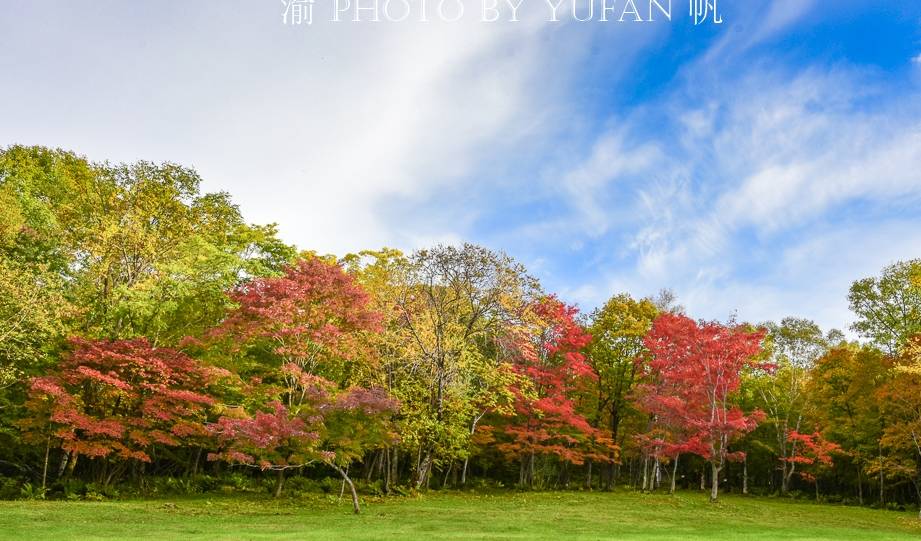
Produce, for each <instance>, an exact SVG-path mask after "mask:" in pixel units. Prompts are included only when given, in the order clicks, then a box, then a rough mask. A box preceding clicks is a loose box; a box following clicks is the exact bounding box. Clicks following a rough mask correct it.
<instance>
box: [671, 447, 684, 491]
mask: <svg viewBox="0 0 921 541" xmlns="http://www.w3.org/2000/svg"><path fill="white" fill-rule="evenodd" d="M680 456H681V455H675V463H674V464H672V487H671V489H670V490H669V491H668V493H669V494H674V493H675V482H676V478H677V477H678V457H680Z"/></svg>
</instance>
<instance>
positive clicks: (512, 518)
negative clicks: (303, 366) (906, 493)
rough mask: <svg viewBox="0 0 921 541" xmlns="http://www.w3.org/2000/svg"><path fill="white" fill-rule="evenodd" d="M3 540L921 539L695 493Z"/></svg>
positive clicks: (161, 507) (97, 526) (176, 502)
mask: <svg viewBox="0 0 921 541" xmlns="http://www.w3.org/2000/svg"><path fill="white" fill-rule="evenodd" d="M0 539H29V540H36V541H37V540H45V539H49V540H50V539H55V540H57V539H336V540H350V539H362V540H371V539H381V540H384V539H427V540H434V539H527V540H541V539H546V540H553V541H564V540H565V541H575V540H589V539H663V540H687V539H691V540H694V539H741V540H753V539H759V540H761V539H763V540H786V539H803V540H819V539H823V540H825V539H827V540H834V541H846V540H850V539H854V540H861V541H863V540H868V539H874V540H875V539H890V540H901V539H905V540H908V539H912V540H917V539H921V521H918V519H917V518H916V516H915V515H914V514H913V513H907V512H906V513H896V512H891V511H876V510H870V509H861V508H854V507H843V506H831V505H816V504H811V503H803V502H794V501H789V500H782V499H771V498H744V497H739V496H725V497H723V499H722V500H721V502H720V503H718V504H715V505H713V504H709V503H708V502H707V501H706V498H705V496H703V495H702V494H698V493H682V494H678V495H676V496H668V495H644V494H639V493H632V492H619V493H614V494H610V493H570V492H557V493H480V494H478V493H438V494H428V495H426V496H423V497H418V498H390V499H379V500H371V501H366V502H365V506H364V510H363V514H362V515H360V516H354V515H352V514H351V507H350V504H349V502H348V501H347V499H346V500H343V501H341V502H339V501H338V500H337V499H336V498H334V497H321V496H310V497H303V498H290V499H287V498H282V499H280V500H272V499H271V498H268V497H261V496H258V497H257V496H234V497H231V496H218V497H207V496H201V497H194V498H176V499H158V500H143V501H118V502H37V501H31V502H25V501H20V502H0Z"/></svg>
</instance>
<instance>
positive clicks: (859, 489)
mask: <svg viewBox="0 0 921 541" xmlns="http://www.w3.org/2000/svg"><path fill="white" fill-rule="evenodd" d="M862 470H863V468H862V467H861V465H860V460H859V459H858V460H857V502H858V503H859V504H860V505H863V475H862Z"/></svg>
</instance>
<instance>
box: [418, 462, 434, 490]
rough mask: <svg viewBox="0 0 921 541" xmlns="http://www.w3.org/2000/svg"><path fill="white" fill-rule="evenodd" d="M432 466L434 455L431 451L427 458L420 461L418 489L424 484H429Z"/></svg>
mask: <svg viewBox="0 0 921 541" xmlns="http://www.w3.org/2000/svg"><path fill="white" fill-rule="evenodd" d="M431 468H432V455H431V454H430V453H426V454H425V458H423V459H422V461H421V462H420V463H419V467H418V469H417V470H416V490H419V489H421V488H422V485H426V486H428V480H429V475H430V474H431Z"/></svg>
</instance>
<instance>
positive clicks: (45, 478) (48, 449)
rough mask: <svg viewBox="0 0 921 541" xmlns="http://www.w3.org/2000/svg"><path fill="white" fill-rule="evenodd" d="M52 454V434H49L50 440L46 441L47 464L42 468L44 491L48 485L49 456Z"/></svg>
mask: <svg viewBox="0 0 921 541" xmlns="http://www.w3.org/2000/svg"><path fill="white" fill-rule="evenodd" d="M50 455H51V436H50V435H49V436H48V441H47V443H45V465H44V467H43V468H42V492H44V491H45V489H46V488H47V486H48V457H49V456H50Z"/></svg>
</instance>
